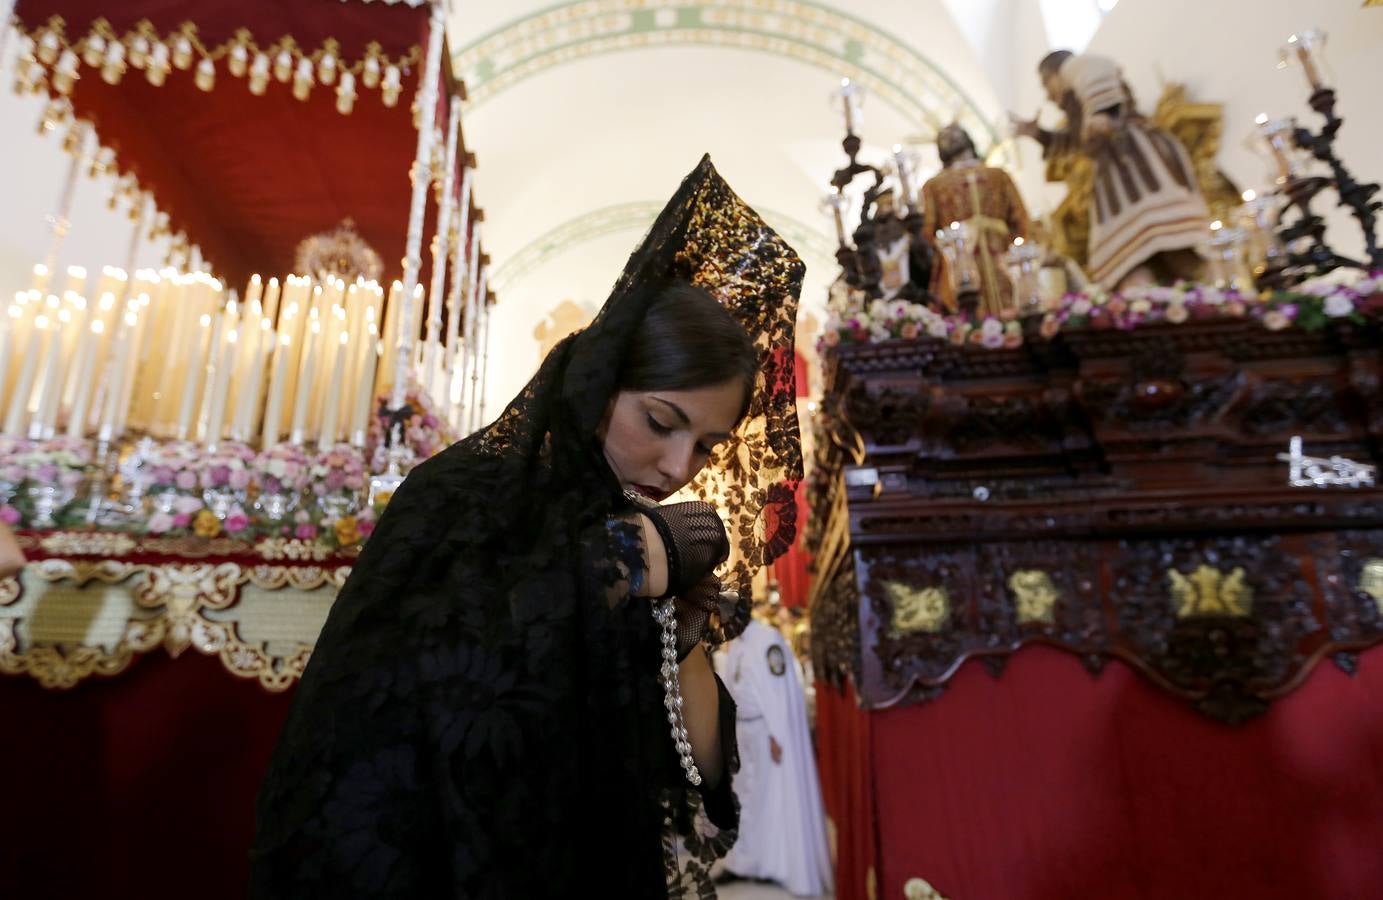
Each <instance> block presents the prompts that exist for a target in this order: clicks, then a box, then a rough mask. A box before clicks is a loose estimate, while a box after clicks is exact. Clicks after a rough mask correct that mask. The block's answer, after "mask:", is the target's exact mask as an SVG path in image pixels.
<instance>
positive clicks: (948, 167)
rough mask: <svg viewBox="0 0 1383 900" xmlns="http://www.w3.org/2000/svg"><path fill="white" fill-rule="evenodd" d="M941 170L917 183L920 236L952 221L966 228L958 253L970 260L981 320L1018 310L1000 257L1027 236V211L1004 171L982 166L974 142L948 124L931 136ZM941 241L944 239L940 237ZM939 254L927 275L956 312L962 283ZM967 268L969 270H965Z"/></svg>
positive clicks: (950, 308)
mask: <svg viewBox="0 0 1383 900" xmlns="http://www.w3.org/2000/svg"><path fill="white" fill-rule="evenodd" d="M936 149H937V154H938V155H939V156H940V157H941V165H942V170H941V172H940V173H939V174H938V175H936V176H934V177H932V178H931V179H929V180H928V181H927V182H926V183H925V184H923V185H922V217H923V225H922V233H923V234H925V235H928V236H929V237H930V236H932V235H935V234H936V233H937V231H938V230H941V231H943V232H944V231H946V230H948V229H950V227H951V225H952V223H954V224H955V225H956V226H957V228H956V230H957V231H961V230H962V227H961V226H963V227H964V228H965V229H968V233H969V236H970V237H969V240H967V241H966V242H965V244H966V245H965V247H964V249H963V250H962V252H965V253H967V254H969V255H970V256H972V257H973V259H974V262H975V270H976V271H977V274H978V284H975V285H973V288H972V289H973V290H974V291H975V292H977V293H978V295H979V308H978V310H977V312H978V313H979V314H980V315H981V316H1003V317H1008V316H1011V315H1013V314H1015V313H1016V312H1017V306H1016V304H1015V302H1014V297H1013V285H1012V283H1011V282H1010V281H1009V278H1008V275H1007V274H1006V273H1005V272H1004V253H1005V252H1006V251H1007V250H1008V248H1009V247H1010V246H1011V245H1012V244H1013V240H1014V238H1019V237H1026V236H1027V233H1028V211H1027V209H1026V207H1024V205H1023V198H1022V197H1021V196H1020V195H1019V194H1018V188H1017V186H1016V185H1015V184H1014V183H1013V179H1011V178H1009V176H1008V173H1007V172H1005V171H1004V170H1003V169H999V168H995V167H994V166H986V165H984V164H983V163H982V162H981V161H980V159H979V155H978V154H977V153H976V152H975V142H974V141H973V140H971V138H970V135H969V134H968V133H966V131H965V129H964V128H961V127H960V126H959V125H955V124H952V125H948V126H946V127H945V128H943V129H942V130H941V133H940V134H938V135H937V138H936ZM943 237H944V235H943ZM957 268H960V266H958V265H956V264H953V263H952V262H951V261H950V260H949V259H948V258H947V257H946V256H945V255H944V254H941V255H939V261H938V265H937V266H936V267H935V268H934V269H933V271H932V293H933V294H935V295H936V296H937V297H938V298H939V299H940V300H941V303H942V304H943V306H945V308H946V309H947V310H948V311H951V312H954V311H956V310H957V309H958V308H959V300H960V298H959V297H958V296H957V293H958V289H959V290H960V291H964V287H963V286H960V285H958V282H959V281H960V280H961V279H959V278H958V277H957V273H956V272H955V271H954V270H955V269H957ZM966 268H967V269H968V266H967V267H966Z"/></svg>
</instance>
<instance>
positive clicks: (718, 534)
mask: <svg viewBox="0 0 1383 900" xmlns="http://www.w3.org/2000/svg"><path fill="white" fill-rule="evenodd" d="M635 505H636V506H637V508H638V510H639V511H640V512H642V513H643V514H644V515H646V516H648V518H649V519H650V520H651V521H652V522H653V526H654V527H655V528H657V529H658V535H659V536H660V537H661V538H662V539H663V547H664V548H666V550H667V592H666V593H665V594H663V595H662V597H659V598H657V599H659V600H662V599H666V598H667V597H680V596H682V595H683V594H685V593H687V592H689V591H691V590H692V589H693V588H694V587H696V586H697V584H698V583H699V582H700V581H701V580H702V579H703V578H705V577H706V576H707V575H709V574H711V572H712V571H714V570H715V567H716V566H718V565H720V564H721V563H723V562H725V560H726V558H727V557H728V556H729V555H730V541H729V539H728V538H726V536H725V523H724V522H722V521H721V520H720V514H719V513H717V512H716V510H715V507H714V506H711V505H710V504H709V503H702V502H701V501H700V500H692V501H690V502H687V503H672V504H669V505H668V506H659V505H657V504H656V503H649V502H643V503H639V502H637V501H636V504H635Z"/></svg>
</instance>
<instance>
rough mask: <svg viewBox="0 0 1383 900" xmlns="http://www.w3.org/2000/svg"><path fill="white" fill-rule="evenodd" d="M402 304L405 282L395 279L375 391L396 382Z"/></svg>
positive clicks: (390, 295)
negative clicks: (395, 366)
mask: <svg viewBox="0 0 1383 900" xmlns="http://www.w3.org/2000/svg"><path fill="white" fill-rule="evenodd" d="M402 305H403V282H401V281H395V282H394V283H393V284H392V285H390V286H389V302H388V303H386V304H385V306H384V356H383V357H382V358H381V359H380V362H379V371H378V372H377V373H376V375H375V393H382V392H383V390H384V389H385V388H386V387H388V386H389V385H392V384H393V383H394V381H393V374H394V359H395V358H396V357H397V356H398V349H399V317H400V316H401V315H402V311H401V309H400V307H401V306H402Z"/></svg>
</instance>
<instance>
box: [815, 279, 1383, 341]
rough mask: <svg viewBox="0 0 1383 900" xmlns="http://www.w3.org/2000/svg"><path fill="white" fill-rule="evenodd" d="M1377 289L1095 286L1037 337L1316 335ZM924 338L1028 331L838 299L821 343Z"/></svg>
mask: <svg viewBox="0 0 1383 900" xmlns="http://www.w3.org/2000/svg"><path fill="white" fill-rule="evenodd" d="M1380 291H1383V273H1378V272H1375V273H1365V272H1362V271H1360V270H1357V269H1349V270H1345V269H1341V270H1337V271H1335V272H1332V273H1330V274H1329V275H1327V276H1324V277H1321V278H1317V279H1312V280H1311V281H1308V282H1304V283H1302V284H1300V285H1297V286H1296V287H1295V288H1293V289H1292V290H1290V291H1270V292H1264V293H1262V294H1257V295H1254V294H1242V293H1239V292H1237V291H1234V290H1232V289H1230V290H1227V289H1222V288H1217V287H1214V286H1210V285H1199V284H1176V285H1172V286H1170V287H1165V286H1148V287H1136V288H1130V289H1128V290H1125V291H1122V292H1119V293H1114V294H1107V293H1105V292H1103V291H1100V290H1099V289H1097V288H1096V289H1092V290H1090V291H1085V292H1080V293H1069V294H1066V295H1065V296H1063V297H1061V298H1060V299H1059V300H1057V301H1055V302H1053V303H1052V304H1051V305H1050V306H1049V308H1048V309H1047V310H1046V312H1045V313H1044V314H1043V315H1042V317H1041V319H1040V320H1039V324H1038V325H1037V329H1036V331H1037V334H1038V336H1040V337H1042V338H1044V339H1048V340H1050V339H1051V338H1053V337H1055V336H1056V335H1057V334H1059V333H1060V332H1061V331H1062V330H1064V329H1067V328H1094V329H1122V330H1131V329H1134V328H1138V327H1140V326H1142V325H1147V324H1155V323H1166V324H1172V325H1178V324H1181V323H1183V322H1187V321H1191V320H1193V319H1195V320H1204V319H1224V318H1248V319H1254V320H1256V321H1258V322H1259V323H1261V324H1262V325H1263V327H1264V328H1267V329H1268V330H1270V331H1278V330H1281V329H1283V328H1286V327H1287V326H1289V325H1294V326H1296V327H1298V328H1301V329H1303V330H1305V331H1316V330H1319V329H1321V328H1323V327H1325V325H1326V324H1327V323H1329V322H1331V321H1353V322H1363V321H1364V319H1365V317H1367V316H1371V315H1378V314H1380V313H1383V295H1380ZM924 336H925V337H932V338H938V339H944V340H949V341H950V342H951V343H953V344H957V345H975V346H980V347H985V348H989V349H1001V348H1012V347H1017V346H1020V345H1022V343H1023V341H1024V329H1023V324H1022V323H1021V322H1020V321H1019V320H1018V319H1017V318H1016V317H1013V318H1008V319H998V318H994V317H985V318H984V319H981V320H979V321H974V320H971V319H969V318H967V317H965V316H961V315H953V316H941V315H939V314H937V313H936V312H933V311H932V310H930V309H928V308H927V307H925V306H922V305H921V304H917V303H908V302H906V301H899V300H895V301H884V300H874V301H872V302H870V303H869V304H868V305H867V306H866V305H864V304H861V303H859V302H858V301H856V302H855V303H853V304H852V303H848V302H843V300H842V298H841V297H840V296H839V295H837V296H836V297H834V298H833V299H832V302H831V303H830V304H829V305H828V318H827V321H826V325H825V328H824V331H823V334H822V339H821V344H822V345H823V346H824V347H834V346H837V345H840V344H872V343H880V342H883V341H888V340H894V339H904V340H911V339H913V338H917V337H924Z"/></svg>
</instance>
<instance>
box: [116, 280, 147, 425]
mask: <svg viewBox="0 0 1383 900" xmlns="http://www.w3.org/2000/svg"><path fill="white" fill-rule="evenodd" d="M148 308H149V295H148V294H144V293H141V294H140V295H139V296H138V297H136V298H134V299H133V300H131V301H130V302H129V303H128V304H126V312H125V314H124V315H123V316H122V317H121V318H120V320H119V321H120V322H123V323H124V325H123V328H122V333H121V335H120V336H119V337H118V344H117V346H119V345H124V346H119V349H118V350H117V351H116V352H115V353H114V354H113V356H114V360H115V361H114V362H113V363H112V366H111V370H112V371H114V372H115V373H116V375H117V376H118V377H119V384H118V388H119V390H116V391H114V393H115V401H116V406H115V418H114V419H113V420H112V426H113V428H112V430H113V431H114V433H116V434H123V433H124V432H125V430H126V425H127V422H128V419H129V415H130V398H131V397H132V396H133V394H134V380H135V375H136V374H138V372H139V365H140V357H139V353H138V352H137V351H138V350H139V348H140V347H142V346H144V339H145V337H146V336H147V335H148V333H149V328H148V324H149V318H150V316H149V315H148ZM110 389H112V388H109V387H108V390H110Z"/></svg>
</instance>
